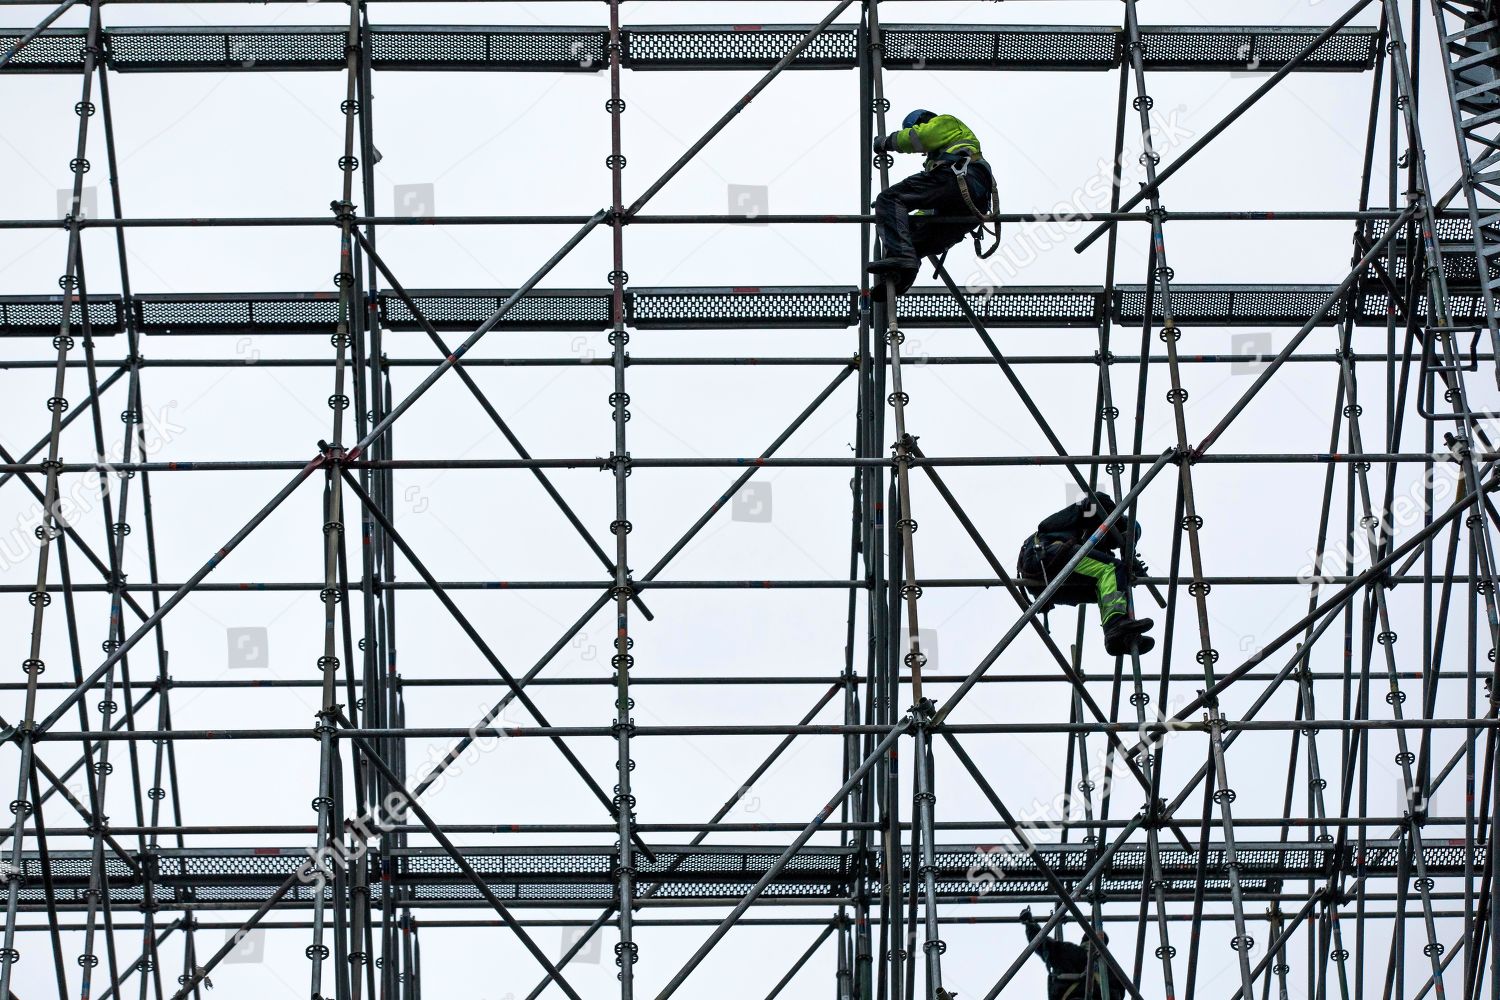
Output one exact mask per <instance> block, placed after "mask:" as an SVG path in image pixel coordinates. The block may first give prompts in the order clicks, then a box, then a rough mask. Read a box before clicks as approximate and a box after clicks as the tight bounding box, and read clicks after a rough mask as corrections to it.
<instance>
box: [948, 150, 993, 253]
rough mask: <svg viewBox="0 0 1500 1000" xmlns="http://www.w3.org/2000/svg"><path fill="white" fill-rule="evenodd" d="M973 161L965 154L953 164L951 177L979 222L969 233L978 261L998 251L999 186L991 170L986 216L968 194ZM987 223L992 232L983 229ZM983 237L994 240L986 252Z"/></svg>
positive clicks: (972, 158)
mask: <svg viewBox="0 0 1500 1000" xmlns="http://www.w3.org/2000/svg"><path fill="white" fill-rule="evenodd" d="M973 160H974V157H973V156H971V155H969V154H968V153H967V152H965V153H964V154H963V158H962V159H960V160H957V161H955V162H954V163H953V165H952V167H953V176H954V178H955V179H956V180H957V181H958V193H959V194H960V195H962V196H963V199H964V204H965V205H967V206H968V209H969V211H970V212H971V213H973V215H974V217H975V218H977V219H978V220H979V225H977V226H975V227H974V230H973V232H972V233H970V235H971V236H973V237H974V253H975V254H976V255H977V256H978V257H979V259H980V260H986V259H988V258H989V257H992V256H994V253H995V251H996V250H999V249H1000V218H999V217H1000V185H998V184H996V183H995V174H994V171H993V170H992V171H991V172H990V211H989V214H988V215H986V214H985V213H984V212H981V211H980V210H979V206H978V205H976V204H974V197H973V195H971V194H970V193H969V164H970V162H972V161H973ZM979 162H980V163H984V164H985V166H989V164H988V163H987V162H986V161H985V160H983V159H980V160H979ZM989 222H992V223H994V224H995V228H994V230H993V231H991V230H989V229H987V228H985V223H989ZM985 236H993V237H994V239H995V243H994V245H993V246H991V247H990V248H989V249H988V250H986V249H984V237H985Z"/></svg>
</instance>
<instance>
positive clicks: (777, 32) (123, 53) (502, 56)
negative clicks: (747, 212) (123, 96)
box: [0, 24, 1377, 73]
mask: <svg viewBox="0 0 1500 1000" xmlns="http://www.w3.org/2000/svg"><path fill="white" fill-rule="evenodd" d="M811 27H812V26H811V25H805V24H803V25H787V24H764V25H760V24H752V25H701V24H700V25H641V26H637V27H631V28H625V29H623V30H622V32H621V40H622V43H623V45H624V51H623V54H622V58H621V65H622V66H623V67H625V68H627V69H639V70H652V69H672V70H736V69H739V70H764V69H768V68H770V67H771V66H772V65H773V64H774V63H775V62H776V61H777V60H778V59H780V58H781V57H782V56H784V55H785V54H786V53H787V52H788V51H789V50H790V49H791V48H792V47H793V46H794V45H795V44H796V43H797V41H798V40H799V39H800V38H801V37H802V36H803V35H805V34H806V33H807V31H808V30H809V29H810V28H811ZM884 30H885V57H884V65H885V68H887V69H929V70H930V69H968V70H1010V71H1014V70H1054V71H1055V70H1106V69H1113V68H1118V67H1119V66H1120V64H1121V60H1122V58H1123V53H1124V45H1123V41H1122V38H1123V33H1122V31H1121V30H1120V29H1119V28H1117V27H1110V26H1104V25H1099V26H1082V27H1057V26H1027V25H998V26H997V25H946V24H945V25H938V24H893V25H888V26H886V27H885V29H884ZM370 33H371V50H372V51H371V62H370V65H371V66H372V68H374V69H377V70H492V71H493V70H532V71H549V72H557V71H561V72H584V73H589V72H599V71H603V70H604V68H605V66H606V65H607V55H606V52H605V44H606V42H607V39H608V34H609V33H608V31H607V30H606V29H605V28H603V27H534V28H527V27H514V26H505V27H483V26H475V27H453V26H443V27H426V26H399V27H393V26H377V27H374V28H372V29H371V32H370ZM21 34H22V32H20V31H18V30H16V29H5V30H0V46H3V45H4V44H5V43H6V42H8V41H13V40H14V39H17V38H19V37H21ZM83 36H84V33H83V31H82V29H77V30H73V29H58V30H49V31H47V32H45V33H44V34H43V35H42V36H41V37H39V38H37V39H36V40H35V41H33V42H32V43H31V44H30V45H28V46H27V47H26V48H25V49H23V50H22V51H21V52H20V53H18V54H17V56H16V57H15V59H14V61H13V63H12V65H11V67H10V71H11V72H16V71H27V72H39V73H66V72H76V71H77V70H79V69H81V68H82V66H83V55H82V50H81V46H82V44H83ZM1317 36H1318V31H1317V30H1316V29H1308V28H1284V27H1264V26H1257V27H1178V26H1161V27H1145V28H1143V29H1142V40H1143V41H1144V43H1145V46H1146V48H1145V64H1146V68H1147V69H1151V70H1199V71H1210V70H1234V69H1245V70H1259V71H1264V72H1268V73H1269V72H1272V71H1275V70H1277V69H1280V68H1281V67H1282V66H1284V65H1285V64H1286V63H1287V62H1289V61H1290V60H1291V59H1292V58H1293V57H1295V56H1296V55H1297V53H1298V52H1300V51H1301V50H1302V49H1304V48H1306V46H1307V45H1308V44H1309V43H1311V42H1312V41H1314V40H1315V39H1316V38H1317ZM344 42H345V29H343V28H341V27H334V26H329V27H274V28H250V27H231V28H198V27H184V28H177V27H167V28H163V27H151V28H110V29H107V30H106V31H105V32H104V50H105V52H104V55H105V58H106V60H107V63H108V65H109V68H111V69H117V70H121V71H123V72H132V71H134V72H192V71H205V70H214V71H224V70H233V71H242V70H262V71H265V70H330V71H334V70H342V69H344V68H345V61H344ZM857 51H858V39H857V37H856V32H855V29H854V28H853V27H852V26H850V25H833V26H831V27H830V28H829V29H828V30H827V31H825V32H823V34H822V35H820V36H819V37H818V38H816V39H815V40H814V41H813V42H812V44H811V45H809V46H808V47H807V49H806V50H805V51H803V52H802V53H801V54H800V55H798V56H797V58H796V60H795V61H794V63H793V67H794V68H800V69H854V68H855V67H856V65H857ZM1376 54H1377V53H1376V39H1375V29H1373V28H1345V29H1343V30H1342V31H1340V32H1339V33H1338V34H1337V35H1335V36H1333V37H1332V38H1330V39H1329V40H1328V41H1327V42H1325V43H1324V44H1323V45H1322V46H1320V47H1319V48H1318V50H1317V51H1316V52H1314V53H1313V54H1312V56H1311V57H1310V58H1309V59H1308V60H1307V62H1306V63H1305V64H1304V65H1302V66H1301V67H1299V71H1300V70H1312V71H1318V70H1322V71H1344V72H1359V71H1363V70H1367V69H1370V68H1372V67H1373V66H1374V64H1375V56H1376Z"/></svg>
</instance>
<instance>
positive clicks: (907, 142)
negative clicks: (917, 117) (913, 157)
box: [891, 116, 942, 153]
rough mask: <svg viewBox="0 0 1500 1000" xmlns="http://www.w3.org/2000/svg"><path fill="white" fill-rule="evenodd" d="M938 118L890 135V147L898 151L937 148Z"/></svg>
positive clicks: (919, 150) (914, 151)
mask: <svg viewBox="0 0 1500 1000" xmlns="http://www.w3.org/2000/svg"><path fill="white" fill-rule="evenodd" d="M939 117H941V116H939ZM937 122H938V118H934V119H932V120H931V121H926V122H923V123H922V124H920V125H913V126H912V127H911V128H904V129H902V130H901V131H899V132H895V133H893V134H892V135H891V148H892V149H894V150H895V151H896V152H898V153H930V152H932V151H933V150H934V149H937V148H939V147H940V146H941V145H942V143H941V142H940V141H939V138H940V137H939V136H938V134H937V133H938V132H940V131H941V128H940V127H939V126H938V125H937Z"/></svg>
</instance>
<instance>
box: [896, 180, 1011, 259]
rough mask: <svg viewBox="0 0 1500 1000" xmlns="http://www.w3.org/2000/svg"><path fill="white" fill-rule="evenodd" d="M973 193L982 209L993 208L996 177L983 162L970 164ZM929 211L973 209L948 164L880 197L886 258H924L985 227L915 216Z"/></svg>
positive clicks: (942, 212) (946, 212)
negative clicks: (992, 192) (933, 220)
mask: <svg viewBox="0 0 1500 1000" xmlns="http://www.w3.org/2000/svg"><path fill="white" fill-rule="evenodd" d="M968 179H969V196H970V197H971V198H973V199H974V206H975V207H976V208H978V209H979V210H980V211H982V212H983V211H988V206H989V203H990V191H991V190H992V189H993V185H994V178H993V177H991V176H990V172H989V169H988V168H987V167H985V166H983V165H982V164H978V163H970V164H969V174H968ZM918 209H926V210H928V211H929V212H931V213H932V214H933V215H938V216H969V217H971V219H972V216H973V214H974V213H973V212H971V211H970V210H969V206H968V205H967V204H965V203H964V198H963V195H962V194H961V193H960V192H959V190H958V175H956V174H955V173H954V172H953V169H952V168H951V167H949V166H948V164H946V163H944V164H941V165H939V166H938V167H937V168H936V169H933V170H927V171H923V172H922V173H920V174H912V175H911V176H910V177H908V178H906V180H904V181H901V182H900V183H899V184H893V185H892V186H891V187H889V188H887V189H886V190H885V191H883V192H881V194H880V197H878V198H876V199H875V222H876V225H877V226H878V227H879V231H880V244H881V247H882V250H883V256H884V257H886V258H891V257H906V258H911V259H915V260H918V261H920V260H921V259H922V258H923V257H931V256H935V255H937V254H941V253H942V252H943V251H944V250H947V249H948V248H949V247H951V246H953V245H954V244H955V243H957V242H959V241H960V240H962V239H963V238H964V236H966V235H967V234H968V233H969V232H970V230H972V229H974V227H975V226H977V225H979V220H978V219H972V221H968V222H932V221H930V220H929V219H928V218H927V217H925V216H920V215H919V216H915V217H913V216H911V215H910V213H911V212H914V211H916V210H918Z"/></svg>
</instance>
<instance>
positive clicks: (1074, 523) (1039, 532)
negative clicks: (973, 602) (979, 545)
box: [1016, 493, 1156, 656]
mask: <svg viewBox="0 0 1500 1000" xmlns="http://www.w3.org/2000/svg"><path fill="white" fill-rule="evenodd" d="M1114 510H1115V502H1114V501H1113V500H1112V499H1110V497H1109V496H1108V495H1107V494H1104V493H1090V494H1088V495H1087V496H1084V497H1083V498H1081V499H1080V500H1079V501H1078V502H1077V503H1073V504H1069V505H1068V506H1066V507H1064V508H1063V509H1062V510H1060V511H1058V512H1057V513H1056V514H1053V515H1052V516H1051V517H1048V518H1047V519H1046V520H1044V521H1042V523H1040V524H1038V525H1037V526H1036V534H1034V535H1032V536H1031V537H1030V538H1028V539H1026V541H1025V542H1024V543H1023V544H1022V545H1021V554H1020V557H1019V558H1018V559H1017V560H1016V572H1017V573H1019V574H1020V576H1021V577H1022V578H1023V579H1025V580H1027V581H1029V582H1028V583H1027V584H1026V587H1027V590H1028V591H1030V593H1031V596H1032V597H1034V598H1035V597H1040V596H1041V595H1042V593H1043V591H1044V590H1045V589H1046V587H1047V584H1048V583H1049V582H1051V580H1052V578H1053V577H1055V576H1056V575H1057V574H1058V573H1059V572H1061V571H1062V569H1063V567H1065V566H1067V564H1068V561H1069V560H1071V559H1072V558H1073V557H1074V556H1075V555H1077V554H1078V550H1079V549H1080V548H1082V547H1083V546H1084V545H1085V544H1086V543H1087V542H1088V540H1089V538H1090V537H1091V536H1092V535H1093V534H1094V532H1095V531H1097V530H1098V529H1099V527H1100V526H1101V525H1102V524H1103V523H1104V519H1105V518H1107V517H1109V515H1110V514H1113V513H1114ZM1140 537H1141V526H1140V525H1139V524H1136V523H1134V522H1133V521H1131V520H1129V519H1127V518H1125V517H1121V518H1120V519H1119V520H1117V521H1116V522H1115V524H1114V527H1113V528H1112V529H1111V530H1110V531H1109V532H1107V533H1106V534H1105V535H1104V536H1103V537H1101V538H1100V539H1099V540H1098V541H1096V542H1095V543H1094V546H1093V548H1092V549H1090V550H1089V552H1088V554H1087V555H1085V556H1084V557H1083V558H1082V559H1081V560H1080V561H1079V563H1078V565H1077V566H1075V567H1074V569H1073V572H1072V574H1071V575H1070V576H1069V578H1068V579H1067V581H1066V582H1064V583H1063V585H1062V586H1061V587H1059V588H1058V589H1057V591H1056V592H1055V593H1054V594H1053V595H1052V598H1051V599H1050V600H1049V601H1048V603H1047V605H1046V607H1044V608H1042V611H1043V612H1047V611H1050V610H1051V609H1052V608H1053V607H1054V606H1056V605H1058V604H1066V605H1078V604H1087V603H1088V602H1089V601H1092V600H1097V601H1098V602H1099V620H1100V624H1101V625H1102V626H1103V627H1104V648H1105V650H1106V651H1107V652H1108V653H1109V655H1110V656H1123V655H1124V654H1126V653H1131V652H1134V653H1149V652H1150V651H1151V648H1152V647H1153V646H1155V645H1156V640H1155V639H1153V638H1151V637H1150V636H1149V635H1146V634H1145V633H1147V632H1149V631H1150V630H1151V627H1152V626H1153V625H1155V624H1156V623H1155V622H1153V621H1152V620H1151V619H1150V618H1136V617H1135V616H1134V615H1133V614H1132V613H1131V610H1130V595H1129V593H1128V592H1127V591H1124V590H1121V589H1120V581H1121V577H1122V570H1124V568H1125V566H1126V564H1127V561H1128V564H1129V566H1130V569H1131V575H1133V576H1146V575H1147V574H1148V572H1149V571H1148V570H1147V569H1146V564H1145V563H1143V562H1141V560H1140V559H1139V558H1138V557H1136V556H1135V545H1136V542H1137V541H1138V540H1139V539H1140ZM1122 546H1123V548H1124V551H1123V553H1122V556H1124V557H1125V558H1124V559H1121V558H1117V557H1116V556H1115V554H1114V551H1115V550H1116V549H1119V548H1121V547H1122ZM1126 580H1127V583H1128V577H1126Z"/></svg>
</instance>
